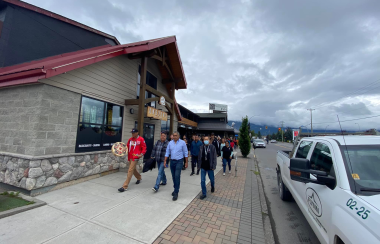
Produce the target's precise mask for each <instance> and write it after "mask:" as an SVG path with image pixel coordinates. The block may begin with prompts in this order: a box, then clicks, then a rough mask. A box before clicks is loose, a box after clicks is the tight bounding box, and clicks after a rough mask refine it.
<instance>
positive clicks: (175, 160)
mask: <svg viewBox="0 0 380 244" xmlns="http://www.w3.org/2000/svg"><path fill="white" fill-rule="evenodd" d="M179 160H183V158H180V159H172V161H179Z"/></svg>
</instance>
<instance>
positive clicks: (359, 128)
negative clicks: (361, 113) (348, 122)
mask: <svg viewBox="0 0 380 244" xmlns="http://www.w3.org/2000/svg"><path fill="white" fill-rule="evenodd" d="M355 124H357V125H358V127H359V132H360V131H361V130H360V125H359V124H358V123H355Z"/></svg>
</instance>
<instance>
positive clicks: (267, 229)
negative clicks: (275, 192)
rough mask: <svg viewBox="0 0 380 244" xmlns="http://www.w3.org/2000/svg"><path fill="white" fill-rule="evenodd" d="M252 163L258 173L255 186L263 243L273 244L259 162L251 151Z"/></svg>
mask: <svg viewBox="0 0 380 244" xmlns="http://www.w3.org/2000/svg"><path fill="white" fill-rule="evenodd" d="M253 161H254V163H255V171H257V172H259V174H257V177H256V179H257V185H258V187H259V196H260V203H261V211H262V213H263V224H264V231H265V233H264V235H265V242H266V244H275V239H274V235H273V228H272V223H271V221H270V217H269V211H268V205H267V200H266V197H265V194H264V186H263V180H262V178H261V173H260V168H259V162H258V161H257V157H256V155H255V151H254V150H253Z"/></svg>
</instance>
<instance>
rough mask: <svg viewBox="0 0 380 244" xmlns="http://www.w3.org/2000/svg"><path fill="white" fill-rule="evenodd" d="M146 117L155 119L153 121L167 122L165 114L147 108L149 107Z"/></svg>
mask: <svg viewBox="0 0 380 244" xmlns="http://www.w3.org/2000/svg"><path fill="white" fill-rule="evenodd" d="M147 116H148V117H149V118H155V119H159V120H164V121H167V120H168V114H167V113H165V112H164V111H161V110H158V109H155V108H152V107H149V106H148V109H147Z"/></svg>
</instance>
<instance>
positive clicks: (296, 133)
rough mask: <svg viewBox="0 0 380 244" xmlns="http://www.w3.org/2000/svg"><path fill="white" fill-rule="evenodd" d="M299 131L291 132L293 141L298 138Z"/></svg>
mask: <svg viewBox="0 0 380 244" xmlns="http://www.w3.org/2000/svg"><path fill="white" fill-rule="evenodd" d="M298 133H299V130H293V141H294V139H295V138H296V137H297V136H298Z"/></svg>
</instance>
